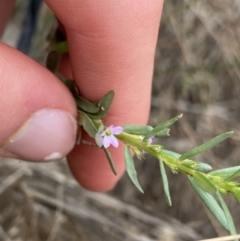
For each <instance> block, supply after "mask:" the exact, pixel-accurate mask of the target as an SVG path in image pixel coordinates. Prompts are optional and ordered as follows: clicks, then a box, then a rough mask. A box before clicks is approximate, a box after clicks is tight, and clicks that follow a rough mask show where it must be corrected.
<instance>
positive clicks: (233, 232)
mask: <svg viewBox="0 0 240 241" xmlns="http://www.w3.org/2000/svg"><path fill="white" fill-rule="evenodd" d="M217 197H218V199H219V202H220V204H221V206H222V209H223V212H224V214H225V217H226V219H227V222H228V227H229V229H228V230H229V232H230V234H231V235H236V234H237V232H236V229H235V225H234V222H233V219H232V215H231V213H230V211H229V209H228V207H227V205H226V203H225V201H224V200H223V198H222V195H221V194H220V193H219V191H218V192H217ZM234 241H239V240H238V239H235V240H234Z"/></svg>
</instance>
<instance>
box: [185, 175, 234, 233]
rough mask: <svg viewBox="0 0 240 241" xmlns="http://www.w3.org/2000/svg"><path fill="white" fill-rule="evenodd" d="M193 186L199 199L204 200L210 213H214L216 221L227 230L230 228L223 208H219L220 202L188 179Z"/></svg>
mask: <svg viewBox="0 0 240 241" xmlns="http://www.w3.org/2000/svg"><path fill="white" fill-rule="evenodd" d="M188 179H189V181H190V184H191V186H192V187H193V189H194V190H195V192H196V193H197V195H198V196H199V198H200V199H201V200H202V202H203V203H204V204H205V206H206V207H207V208H208V209H209V211H210V212H211V213H212V215H213V216H214V217H215V218H216V220H217V221H218V222H219V223H220V224H221V225H222V226H223V227H224V228H225V229H226V230H229V228H228V222H227V219H226V217H225V214H224V212H223V210H222V208H221V207H220V206H219V204H218V202H217V201H216V199H215V198H214V196H213V195H211V194H209V193H207V192H205V191H203V190H202V189H201V188H200V187H199V186H198V185H197V184H196V183H195V181H194V180H193V178H192V177H188Z"/></svg>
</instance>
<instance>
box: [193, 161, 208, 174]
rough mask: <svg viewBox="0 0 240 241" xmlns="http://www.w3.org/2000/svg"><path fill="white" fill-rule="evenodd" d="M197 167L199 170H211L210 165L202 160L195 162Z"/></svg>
mask: <svg viewBox="0 0 240 241" xmlns="http://www.w3.org/2000/svg"><path fill="white" fill-rule="evenodd" d="M196 164H197V168H196V170H198V171H200V172H209V171H211V170H212V167H211V166H210V165H209V164H207V163H204V162H197V163H196Z"/></svg>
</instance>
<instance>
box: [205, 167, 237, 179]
mask: <svg viewBox="0 0 240 241" xmlns="http://www.w3.org/2000/svg"><path fill="white" fill-rule="evenodd" d="M208 174H209V175H212V176H219V177H221V178H223V179H224V180H231V179H233V178H235V177H239V176H240V166H235V167H228V168H223V169H219V170H215V171H212V172H209V173H208Z"/></svg>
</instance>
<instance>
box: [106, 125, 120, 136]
mask: <svg viewBox="0 0 240 241" xmlns="http://www.w3.org/2000/svg"><path fill="white" fill-rule="evenodd" d="M109 129H110V127H109ZM110 131H111V133H112V134H113V135H119V134H121V133H122V131H123V128H122V127H121V126H115V127H111V129H110Z"/></svg>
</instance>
